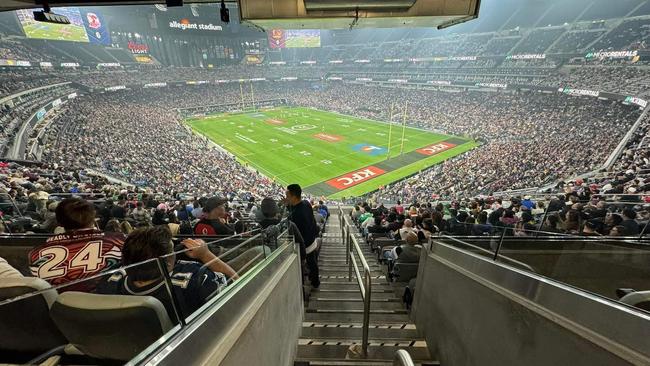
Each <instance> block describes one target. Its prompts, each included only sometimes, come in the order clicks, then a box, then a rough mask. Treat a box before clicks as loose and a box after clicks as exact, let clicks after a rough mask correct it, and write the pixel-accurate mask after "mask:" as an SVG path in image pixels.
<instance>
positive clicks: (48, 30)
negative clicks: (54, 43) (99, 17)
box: [23, 22, 88, 42]
mask: <svg viewBox="0 0 650 366" xmlns="http://www.w3.org/2000/svg"><path fill="white" fill-rule="evenodd" d="M23 30H24V31H25V35H26V36H27V37H28V38H39V39H53V40H59V41H74V42H88V35H87V34H86V29H85V28H84V27H83V26H80V25H72V24H55V23H44V22H34V23H31V24H26V25H25V26H24V28H23Z"/></svg>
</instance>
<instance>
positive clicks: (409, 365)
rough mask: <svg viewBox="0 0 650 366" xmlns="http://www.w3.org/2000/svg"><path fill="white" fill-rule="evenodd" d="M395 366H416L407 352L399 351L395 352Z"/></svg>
mask: <svg viewBox="0 0 650 366" xmlns="http://www.w3.org/2000/svg"><path fill="white" fill-rule="evenodd" d="M393 366H415V364H414V363H413V359H412V358H411V355H410V354H409V353H408V351H407V350H404V349H398V350H397V351H396V352H395V358H394V359H393Z"/></svg>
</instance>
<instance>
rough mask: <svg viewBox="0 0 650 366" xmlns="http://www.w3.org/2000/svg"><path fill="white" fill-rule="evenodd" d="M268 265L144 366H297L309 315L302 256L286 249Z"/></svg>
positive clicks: (239, 283) (165, 344)
mask: <svg viewBox="0 0 650 366" xmlns="http://www.w3.org/2000/svg"><path fill="white" fill-rule="evenodd" d="M267 261H268V262H267V263H265V265H264V266H263V268H261V269H260V268H253V269H252V270H251V271H250V272H249V273H247V274H246V276H248V277H247V278H242V279H240V280H239V281H237V282H235V283H234V284H233V285H231V286H236V287H235V288H232V289H231V291H229V292H228V293H227V294H224V295H225V296H222V297H221V298H219V299H218V301H217V302H216V303H214V304H208V306H207V307H208V310H207V311H206V312H205V313H203V314H201V315H200V316H198V317H197V319H194V320H192V321H191V324H189V325H188V326H187V327H186V328H183V329H182V330H181V331H180V332H179V333H177V334H175V335H173V337H172V338H170V339H167V340H163V341H162V342H161V345H159V346H158V347H159V350H158V351H157V352H155V353H153V354H150V355H149V356H148V357H147V359H145V360H142V361H141V362H139V364H149V363H150V362H154V363H156V364H158V365H170V366H171V365H174V366H176V365H233V366H234V365H278V366H284V365H286V366H289V365H293V360H294V358H295V355H296V352H297V345H298V337H299V336H300V331H301V326H302V314H303V299H302V279H301V273H300V258H299V253H297V252H295V251H294V250H292V249H291V248H288V247H285V248H283V249H282V248H281V249H278V250H276V252H274V253H273V254H272V256H271V258H270V259H267ZM249 274H253V276H249ZM246 276H244V277H246Z"/></svg>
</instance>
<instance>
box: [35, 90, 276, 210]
mask: <svg viewBox="0 0 650 366" xmlns="http://www.w3.org/2000/svg"><path fill="white" fill-rule="evenodd" d="M159 94H163V93H161V92H159V91H158V92H155V91H154V92H151V93H143V94H142V95H141V96H139V97H138V100H137V101H134V100H133V96H132V95H131V94H129V93H128V92H125V93H114V94H104V95H95V96H88V97H85V98H80V99H79V100H78V102H76V103H75V106H74V109H71V108H69V109H67V110H66V112H64V113H62V114H61V115H60V116H59V117H58V118H57V119H56V122H55V123H56V124H58V125H59V132H60V131H65V132H64V133H60V134H59V136H58V137H57V138H56V139H54V140H53V141H52V140H50V141H51V142H50V143H51V145H50V146H46V148H45V154H44V156H43V159H44V160H45V161H48V162H52V163H57V164H60V165H62V166H68V167H72V168H92V169H96V170H98V171H100V172H103V173H107V174H109V175H111V176H114V177H117V178H120V179H124V180H126V181H128V182H130V183H133V184H137V185H140V186H146V187H151V188H153V189H155V190H156V191H158V192H165V193H170V192H171V191H180V192H185V193H190V194H197V195H200V194H207V193H214V192H220V193H222V194H223V195H224V196H225V195H238V194H243V193H245V192H250V193H251V194H253V195H255V196H256V197H260V196H263V195H268V194H271V193H275V192H277V190H278V186H276V185H275V184H274V183H273V182H272V181H271V180H270V179H269V178H267V177H265V176H263V175H261V174H259V173H257V172H256V171H254V170H252V169H249V168H247V167H245V166H243V165H241V164H240V163H238V162H237V161H236V160H235V158H234V157H233V156H232V155H230V154H228V153H225V152H222V150H220V149H219V148H217V147H215V146H213V145H212V144H211V143H209V142H208V141H207V140H205V139H203V138H199V137H197V136H195V135H193V134H192V133H191V132H190V131H189V130H188V128H187V127H184V126H183V125H181V124H180V122H179V118H178V116H177V115H176V112H175V111H174V110H170V109H169V108H166V107H165V102H164V100H165V98H162V100H155V99H154V98H153V97H155V96H156V95H159ZM187 94H188V95H189V96H188V98H192V97H193V98H196V100H200V99H203V98H200V97H199V95H198V93H187ZM182 95H183V94H180V93H179V94H175V95H173V96H172V95H170V96H168V97H167V98H168V99H174V100H176V101H178V100H180V99H181V96H182ZM185 100H186V101H187V100H189V99H185ZM203 101H205V99H203ZM180 104H181V103H178V105H179V106H180ZM167 105H169V104H167Z"/></svg>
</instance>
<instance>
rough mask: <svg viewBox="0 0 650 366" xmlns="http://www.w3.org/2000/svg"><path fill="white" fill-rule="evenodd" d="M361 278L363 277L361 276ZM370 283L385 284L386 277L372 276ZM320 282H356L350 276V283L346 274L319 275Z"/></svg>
mask: <svg viewBox="0 0 650 366" xmlns="http://www.w3.org/2000/svg"><path fill="white" fill-rule="evenodd" d="M362 276H363V275H362ZM371 279H372V283H373V284H374V283H378V282H386V283H388V282H387V281H386V276H384V275H373V276H372V278H371ZM320 280H321V281H328V282H356V280H355V277H354V274H353V275H352V280H351V281H350V280H349V279H348V274H347V273H346V274H345V275H321V276H320Z"/></svg>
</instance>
